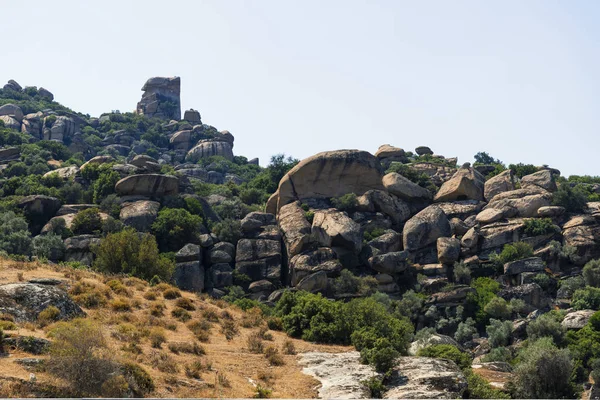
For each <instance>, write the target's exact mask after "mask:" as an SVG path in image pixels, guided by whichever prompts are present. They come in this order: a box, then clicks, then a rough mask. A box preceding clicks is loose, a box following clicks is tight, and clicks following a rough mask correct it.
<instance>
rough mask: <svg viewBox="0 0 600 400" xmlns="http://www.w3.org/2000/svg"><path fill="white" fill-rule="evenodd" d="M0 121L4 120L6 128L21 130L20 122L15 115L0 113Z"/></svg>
mask: <svg viewBox="0 0 600 400" xmlns="http://www.w3.org/2000/svg"><path fill="white" fill-rule="evenodd" d="M0 121H2V122H4V127H6V128H8V129H14V130H15V131H20V130H21V123H20V122H19V120H18V119H16V118H15V117H11V116H10V115H0Z"/></svg>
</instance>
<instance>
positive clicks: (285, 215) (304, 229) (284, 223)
mask: <svg viewBox="0 0 600 400" xmlns="http://www.w3.org/2000/svg"><path fill="white" fill-rule="evenodd" d="M277 221H278V223H279V229H281V233H282V234H283V240H284V243H285V247H286V249H287V254H288V257H289V258H292V257H293V256H295V255H296V254H300V253H301V252H302V251H304V250H306V249H307V248H308V246H309V244H310V242H311V228H312V226H311V224H310V223H309V222H308V221H307V219H306V217H305V216H304V210H302V208H300V203H299V202H295V203H291V204H287V205H285V206H283V207H282V208H281V210H280V212H279V214H278V215H277Z"/></svg>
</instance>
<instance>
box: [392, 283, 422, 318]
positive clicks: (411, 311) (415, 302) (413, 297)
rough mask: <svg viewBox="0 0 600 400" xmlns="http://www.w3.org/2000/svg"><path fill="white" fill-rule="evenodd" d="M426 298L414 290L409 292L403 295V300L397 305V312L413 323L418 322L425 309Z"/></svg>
mask: <svg viewBox="0 0 600 400" xmlns="http://www.w3.org/2000/svg"><path fill="white" fill-rule="evenodd" d="M424 301H425V297H424V296H423V295H422V294H421V293H416V292H415V291H414V290H407V291H406V292H404V294H403V295H402V299H400V301H398V302H397V303H396V311H397V312H398V314H399V315H402V316H404V317H406V318H408V319H410V320H411V321H416V320H417V318H418V317H419V315H421V311H422V309H423V303H424Z"/></svg>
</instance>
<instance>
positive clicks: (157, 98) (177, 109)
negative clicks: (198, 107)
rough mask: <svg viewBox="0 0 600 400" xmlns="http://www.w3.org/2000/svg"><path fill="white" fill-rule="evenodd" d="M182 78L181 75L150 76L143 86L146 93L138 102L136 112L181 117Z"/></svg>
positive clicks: (149, 115)
mask: <svg viewBox="0 0 600 400" xmlns="http://www.w3.org/2000/svg"><path fill="white" fill-rule="evenodd" d="M180 87H181V80H180V79H179V77H174V78H162V77H154V78H150V79H148V80H147V81H146V83H145V84H144V87H142V90H143V91H144V94H143V95H142V99H141V100H140V102H139V103H138V104H137V109H136V112H137V113H138V114H142V115H146V116H148V117H159V118H165V119H174V120H177V121H179V120H180V119H181V100H180V98H179V94H180V91H181V88H180Z"/></svg>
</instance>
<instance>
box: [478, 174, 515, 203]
mask: <svg viewBox="0 0 600 400" xmlns="http://www.w3.org/2000/svg"><path fill="white" fill-rule="evenodd" d="M514 189H515V178H514V175H513V172H512V170H510V169H507V170H506V171H503V172H501V173H499V174H498V175H496V176H494V177H492V178H490V179H488V180H487V181H486V182H485V185H484V190H483V192H484V197H485V199H486V200H487V201H490V200H492V199H493V198H494V196H496V195H497V194H500V193H503V192H510V191H511V190H514Z"/></svg>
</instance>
